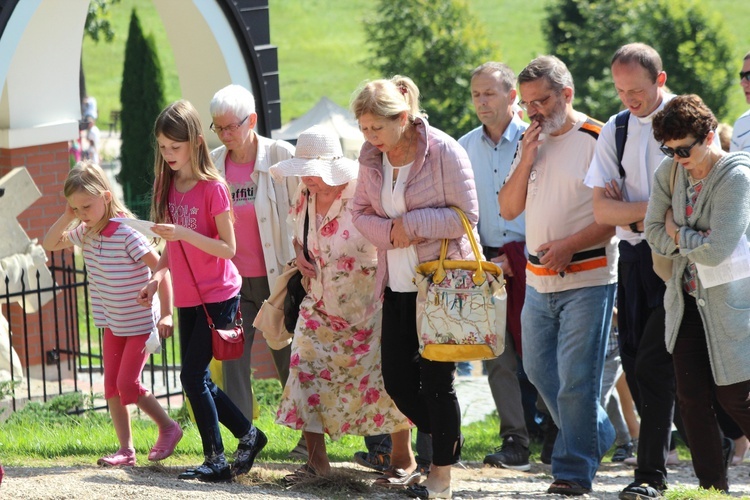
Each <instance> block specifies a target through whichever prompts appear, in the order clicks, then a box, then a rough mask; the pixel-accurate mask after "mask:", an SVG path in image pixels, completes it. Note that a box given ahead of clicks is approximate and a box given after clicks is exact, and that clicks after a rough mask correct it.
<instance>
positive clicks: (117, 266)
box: [42, 162, 182, 466]
mask: <svg viewBox="0 0 750 500" xmlns="http://www.w3.org/2000/svg"><path fill="white" fill-rule="evenodd" d="M63 194H64V195H65V198H66V199H67V203H66V205H65V213H63V215H62V216H60V218H59V219H58V220H57V222H55V223H54V224H53V225H52V227H51V228H50V230H49V231H48V232H47V235H46V236H45V237H44V242H43V243H42V245H43V246H44V248H45V250H48V251H54V250H62V249H65V248H71V247H73V246H74V245H75V246H78V247H81V249H82V250H83V260H84V263H85V264H86V272H87V274H88V279H89V291H90V293H91V307H92V311H93V316H94V324H95V325H96V326H97V327H99V328H103V329H104V336H103V346H102V351H103V365H104V397H105V398H106V399H107V404H108V405H109V412H110V415H111V417H112V424H113V425H114V428H115V433H116V434H117V439H118V441H119V442H120V449H119V450H117V451H116V452H115V453H113V454H112V455H107V456H105V457H102V458H100V459H99V461H98V462H97V463H98V464H99V465H103V466H133V465H135V462H136V460H135V448H134V447H133V434H132V431H131V429H130V413H129V412H128V408H127V405H129V404H132V403H135V404H136V405H137V406H138V408H140V409H141V410H142V411H143V412H144V413H145V414H146V415H148V416H149V417H151V418H152V419H153V421H154V422H155V423H156V425H157V426H158V427H159V438H158V439H157V441H156V444H155V445H154V447H153V448H152V449H151V452H150V453H149V455H148V459H149V460H163V459H165V458H167V457H168V456H170V455H171V454H172V452H173V451H174V449H175V447H176V446H177V443H178V442H179V441H180V439H181V438H182V429H181V428H180V425H179V424H178V423H177V422H175V421H174V420H172V419H171V418H170V417H169V415H167V413H166V411H164V409H163V408H162V407H161V405H160V404H159V402H158V401H157V400H156V398H155V397H154V395H153V394H151V393H150V392H148V391H147V390H146V388H145V387H143V385H142V384H141V382H140V378H141V372H142V371H143V367H144V366H145V364H146V360H147V359H148V356H149V352H148V351H147V350H146V348H145V347H146V341H147V340H148V338H149V336H150V335H151V333H152V332H153V331H158V335H159V337H161V338H167V337H170V336H171V335H172V331H173V324H172V287H171V283H170V282H169V280H165V281H164V282H162V284H161V286H160V287H159V298H160V299H161V300H154V301H153V306H152V307H150V308H145V307H143V306H142V305H140V304H139V303H138V301H137V298H138V292H139V291H140V290H141V288H142V287H143V286H145V284H146V283H147V282H148V280H149V278H150V277H151V271H152V270H153V269H155V268H156V265H157V263H158V262H159V255H158V254H157V253H156V251H154V249H153V248H152V247H151V245H150V244H149V242H148V241H147V240H146V238H145V237H144V236H143V235H142V234H140V233H139V232H137V231H136V230H135V229H132V228H130V227H128V226H126V225H124V224H120V223H118V222H114V221H110V219H111V218H113V217H133V214H132V213H131V212H130V211H129V210H128V209H127V208H126V207H125V206H124V205H123V204H122V203H121V202H120V201H119V200H118V199H117V198H116V197H115V196H114V195H113V194H112V188H111V187H110V184H109V181H108V180H107V176H106V175H105V174H104V171H103V170H102V169H101V168H100V167H99V166H98V165H96V164H95V163H92V162H80V163H78V164H77V165H76V166H75V167H73V168H72V169H71V171H70V173H69V174H68V178H67V179H66V180H65V185H64V188H63ZM160 304H161V305H160Z"/></svg>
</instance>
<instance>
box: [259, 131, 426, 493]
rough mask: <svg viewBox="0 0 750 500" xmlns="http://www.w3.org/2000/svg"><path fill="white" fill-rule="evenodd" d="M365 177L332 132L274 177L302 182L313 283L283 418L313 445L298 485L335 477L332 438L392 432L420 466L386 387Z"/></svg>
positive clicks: (307, 137)
mask: <svg viewBox="0 0 750 500" xmlns="http://www.w3.org/2000/svg"><path fill="white" fill-rule="evenodd" d="M357 170H358V164H357V162H356V161H353V160H350V159H347V158H344V156H343V153H342V151H341V144H340V143H339V139H338V137H337V136H336V134H335V133H333V132H332V131H330V130H329V129H327V128H325V127H322V126H316V127H312V128H310V129H308V130H306V131H305V132H303V133H302V134H300V136H299V138H298V140H297V149H296V155H295V157H294V158H292V159H289V160H285V161H282V162H280V163H278V164H277V165H275V166H273V167H271V169H270V173H271V175H272V176H274V177H275V178H278V177H282V176H300V177H301V179H302V184H301V186H300V189H299V190H298V191H297V195H296V196H295V198H294V200H293V204H292V208H291V214H290V218H291V219H292V222H291V226H292V228H293V234H294V246H295V250H296V254H297V261H296V262H297V267H298V269H299V270H300V271H301V272H302V274H303V275H304V276H306V277H308V278H309V279H310V287H309V290H308V292H307V296H306V297H305V299H304V300H303V302H302V304H301V307H300V315H299V320H298V321H297V326H296V328H295V332H294V340H293V342H292V358H291V363H290V374H289V379H288V381H287V384H286V387H285V389H284V393H283V395H282V399H281V403H280V405H279V410H278V412H277V417H276V422H277V423H279V424H282V425H286V426H288V427H291V428H293V429H301V430H302V431H303V433H304V436H305V439H306V440H307V447H308V451H309V455H310V457H309V459H308V462H307V463H306V464H305V465H304V466H303V467H302V468H300V469H299V470H297V471H296V472H295V473H293V474H290V475H289V476H287V481H289V482H292V483H293V482H297V481H299V480H301V479H304V478H307V477H310V476H317V475H326V474H328V473H329V472H330V469H331V466H330V463H329V461H328V456H327V454H326V447H325V438H324V434H328V435H329V436H330V437H331V438H332V439H338V438H339V437H340V436H342V435H343V434H355V435H374V434H383V433H392V434H393V437H394V445H396V446H397V449H394V452H395V453H402V454H408V456H409V458H408V460H411V461H414V456H413V455H412V454H411V447H410V445H409V439H408V437H409V429H410V423H409V422H408V420H407V419H406V417H404V416H403V414H401V412H399V411H398V409H397V408H396V406H395V404H394V403H393V401H392V400H391V399H390V397H389V396H388V394H387V393H386V392H385V389H384V387H383V378H382V375H381V369H380V331H381V320H382V316H381V307H382V306H381V303H380V301H378V300H375V299H374V297H375V294H374V290H375V271H376V268H377V252H376V249H375V247H374V246H373V245H372V244H371V243H369V241H368V240H367V239H365V237H364V236H362V234H361V233H360V232H359V231H358V230H357V229H356V228H355V227H354V224H353V223H352V215H351V206H352V198H353V196H354V191H355V186H356V177H357ZM306 219H307V220H306ZM306 228H307V238H306V239H305V232H306ZM305 240H306V243H307V252H308V255H309V257H310V258H309V260H308V259H306V258H305V256H304V252H303V249H302V246H303V244H304V242H305ZM400 438H404V439H400ZM414 479H415V480H416V479H418V475H415V476H414Z"/></svg>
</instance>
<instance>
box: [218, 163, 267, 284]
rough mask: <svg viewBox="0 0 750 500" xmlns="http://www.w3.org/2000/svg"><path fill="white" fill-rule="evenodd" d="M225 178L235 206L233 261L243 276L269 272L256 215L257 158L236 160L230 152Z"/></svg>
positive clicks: (258, 275) (256, 276)
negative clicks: (255, 179)
mask: <svg viewBox="0 0 750 500" xmlns="http://www.w3.org/2000/svg"><path fill="white" fill-rule="evenodd" d="M224 164H225V167H226V178H227V183H228V184H229V192H230V193H231V194H232V205H233V206H234V218H235V220H234V234H235V237H236V239H237V253H236V254H235V255H234V258H233V259H232V262H234V264H235V265H236V266H237V270H239V272H240V276H244V277H247V278H260V277H263V276H265V275H266V262H265V259H264V258H263V244H262V243H261V241H260V228H259V227H258V219H257V216H256V214H255V196H256V194H257V192H258V186H257V185H256V184H255V182H253V179H252V177H251V175H252V173H253V170H254V168H255V161H252V162H250V163H235V162H233V161H232V160H231V159H230V158H229V155H227V158H226V161H225V163H224Z"/></svg>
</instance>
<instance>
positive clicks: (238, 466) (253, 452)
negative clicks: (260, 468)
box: [232, 428, 268, 476]
mask: <svg viewBox="0 0 750 500" xmlns="http://www.w3.org/2000/svg"><path fill="white" fill-rule="evenodd" d="M255 432H256V434H255V441H254V442H253V444H242V443H239V444H238V445H237V451H236V452H235V454H234V462H233V463H232V475H233V476H239V475H240V474H245V473H247V472H248V471H249V470H250V469H252V468H253V464H254V463H255V457H257V456H258V453H260V451H261V450H262V449H263V448H265V446H266V444H268V438H267V437H266V435H265V434H263V431H261V430H260V429H258V428H256V429H255Z"/></svg>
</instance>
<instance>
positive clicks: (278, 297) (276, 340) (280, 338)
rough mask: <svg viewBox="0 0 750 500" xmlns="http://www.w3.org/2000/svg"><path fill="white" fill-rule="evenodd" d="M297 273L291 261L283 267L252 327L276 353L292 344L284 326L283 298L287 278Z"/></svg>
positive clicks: (290, 336) (289, 334)
mask: <svg viewBox="0 0 750 500" xmlns="http://www.w3.org/2000/svg"><path fill="white" fill-rule="evenodd" d="M296 272H297V265H296V264H295V262H294V261H293V260H292V261H291V262H288V263H287V264H286V265H285V266H284V271H283V272H282V273H281V274H280V275H279V277H278V278H276V283H274V286H273V290H272V291H271V295H270V296H269V297H268V299H267V300H264V301H263V305H262V306H261V307H260V310H259V311H258V314H257V315H256V316H255V320H254V321H253V326H254V327H255V328H257V329H258V330H260V331H261V332H262V333H263V337H264V338H265V339H266V343H267V344H268V347H270V348H271V349H274V350H276V351H278V350H279V349H283V348H284V347H286V346H288V345H289V344H291V343H292V334H291V333H289V332H288V331H287V329H286V327H285V326H284V298H285V297H286V292H287V290H286V285H287V282H288V281H289V278H290V277H291V276H292V275H293V274H295V273H296Z"/></svg>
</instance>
